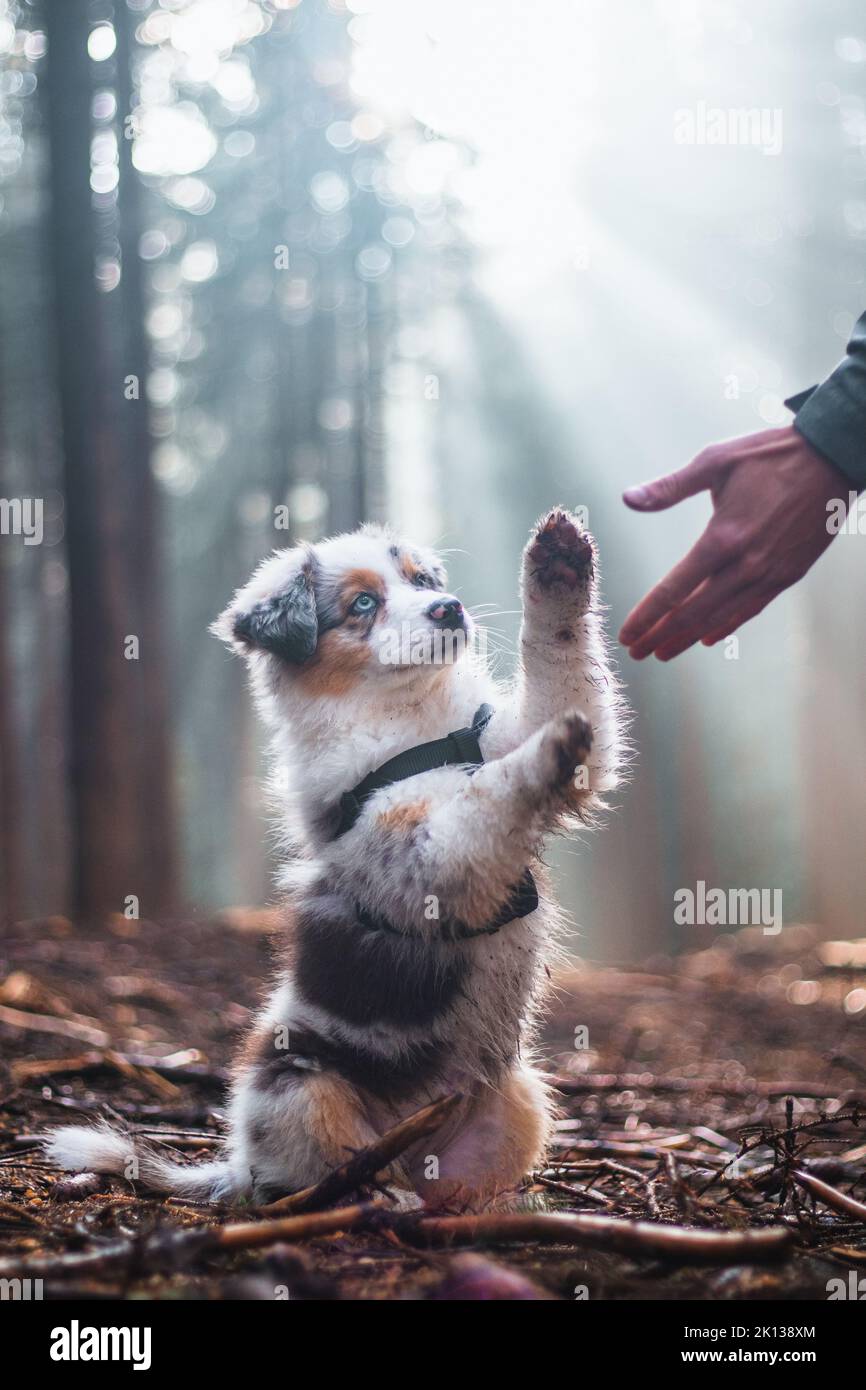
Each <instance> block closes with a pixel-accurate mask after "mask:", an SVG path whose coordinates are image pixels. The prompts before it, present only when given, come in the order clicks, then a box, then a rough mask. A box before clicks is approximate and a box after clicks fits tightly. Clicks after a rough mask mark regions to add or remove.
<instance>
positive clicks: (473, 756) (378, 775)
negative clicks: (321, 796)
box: [334, 705, 538, 941]
mask: <svg viewBox="0 0 866 1390" xmlns="http://www.w3.org/2000/svg"><path fill="white" fill-rule="evenodd" d="M492 717H493V706H492V705H481V706H480V707H479V708H478V709H477V710H476V711H475V714H474V716H473V719H472V724H471V725H470V727H469V728H468V729H456V730H455V731H454V733H451V734H447V735H446V736H445V738H435V739H432V740H431V741H430V742H429V743H419V744H418V745H417V746H416V747H415V748H408V749H407V750H406V752H405V753H398V754H397V756H396V757H394V758H389V759H388V761H387V762H385V763H383V764H382V766H381V767H377V768H375V769H374V770H373V771H372V772H370V773H368V774H367V776H366V777H364V778H363V780H362V781H360V782H359V783H358V785H357V786H356V787H353V788H352V790H351V791H350V792H344V793H343V795H342V796H341V798H340V822H339V825H338V826H337V830H336V834H335V836H334V838H335V839H339V837H340V836H341V835H345V833H346V831H347V830H351V828H352V826H353V825H354V824H355V822H356V820H357V819H358V817H359V816H360V814H361V811H362V810H363V808H364V803H365V802H366V801H368V800H369V798H370V797H371V796H372V795H373V793H374V792H377V791H380V790H381V789H382V787H390V786H391V785H392V784H393V783H394V782H402V781H405V779H406V778H407V777H417V775H418V774H419V773H420V772H432V771H433V769H434V768H437V767H451V766H454V767H459V766H464V767H468V770H469V776H470V777H471V776H472V773H473V772H474V771H475V769H476V768H477V767H479V766H480V765H481V764H482V763H483V762H484V754H483V753H482V752H481V745H480V743H479V742H478V740H479V737H480V735H481V734H482V733H483V732H484V730H485V729H486V727H487V725H488V724H489V722H490V720H491V718H492ZM537 907H538V889H537V888H536V886H535V879H534V878H533V877H532V874H531V873H530V871H529V869H527V870H526V872H525V874H524V875H523V877H522V878H521V880H520V882H519V883H518V884H516V885H515V887H514V888H513V889H512V890H511V893H510V895H509V897H508V900H507V901H506V902H505V903H504V904H503V906H502V908H501V909H500V911H499V912H497V914H496V916H495V917H494V919H493V921H492V922H488V924H487V925H486V926H484V927H469V926H467V925H466V923H465V922H461V921H459V920H458V919H457V918H445V919H444V920H443V919H440V922H439V926H440V928H441V931H442V935H443V937H444V938H445V940H446V941H465V940H467V939H468V938H470V937H473V936H490V935H492V934H493V933H494V932H498V931H499V929H500V927H504V926H505V924H506V922H511V921H513V920H514V918H515V917H527V916H528V915H529V913H530V912H534V911H535V909H536V908H537ZM356 908H357V914H358V920H359V922H360V923H361V925H362V926H363V927H365V928H366V929H367V931H385V932H392V933H394V934H395V935H397V936H402V935H403V934H404V933H403V932H401V931H399V930H398V929H397V928H396V927H392V926H391V924H390V922H388V921H387V920H386V919H385V918H384V917H377V916H375V914H373V913H372V912H368V911H367V909H366V908H364V907H362V906H361V904H360V903H358V904H356Z"/></svg>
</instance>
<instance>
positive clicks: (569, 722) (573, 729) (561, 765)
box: [541, 710, 592, 790]
mask: <svg viewBox="0 0 866 1390" xmlns="http://www.w3.org/2000/svg"><path fill="white" fill-rule="evenodd" d="M591 749H592V725H591V724H590V722H589V720H588V719H587V717H586V715H585V714H582V713H581V711H580V710H570V711H569V712H568V714H562V715H560V716H559V717H558V718H557V719H551V721H550V723H549V724H546V725H545V727H544V728H543V729H542V731H541V757H542V767H543V773H542V775H543V777H544V780H545V781H546V782H547V784H548V786H549V787H551V788H553V789H554V790H559V789H561V788H565V787H567V786H569V785H570V784H571V783H572V782H573V780H574V775H575V772H576V771H577V769H578V768H579V767H582V766H583V765H584V764H585V763H586V761H587V759H588V758H589V754H590V750H591Z"/></svg>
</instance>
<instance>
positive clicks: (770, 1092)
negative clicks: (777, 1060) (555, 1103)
mask: <svg viewBox="0 0 866 1390" xmlns="http://www.w3.org/2000/svg"><path fill="white" fill-rule="evenodd" d="M548 1079H549V1081H550V1083H551V1085H552V1086H553V1087H554V1089H555V1090H557V1091H559V1092H560V1094H561V1095H564V1096H584V1095H603V1094H609V1093H611V1092H616V1091H655V1092H656V1093H657V1094H658V1095H714V1096H726V1097H728V1099H731V1100H739V1099H742V1098H743V1097H744V1096H760V1097H761V1099H763V1100H782V1099H784V1097H785V1096H801V1097H803V1098H804V1099H805V1100H839V1099H843V1098H844V1099H845V1100H846V1101H850V1100H853V1099H854V1093H853V1092H851V1091H850V1090H840V1089H839V1087H838V1086H836V1087H834V1086H827V1085H824V1084H822V1083H821V1082H818V1081H804V1082H803V1083H802V1084H801V1085H799V1086H798V1085H796V1084H794V1085H792V1084H791V1083H790V1082H781V1081H756V1080H754V1078H747V1079H746V1080H745V1081H741V1082H731V1081H710V1080H707V1079H705V1078H703V1077H695V1078H694V1079H693V1078H691V1077H687V1076H668V1077H657V1076H653V1075H652V1073H651V1072H636V1073H630V1072H622V1073H620V1074H619V1075H617V1073H616V1072H601V1073H595V1074H591V1073H590V1074H587V1075H585V1076H551V1077H549V1078H548Z"/></svg>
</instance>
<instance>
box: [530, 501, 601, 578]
mask: <svg viewBox="0 0 866 1390" xmlns="http://www.w3.org/2000/svg"><path fill="white" fill-rule="evenodd" d="M529 564H530V567H531V570H532V575H533V577H534V578H535V579H537V580H538V582H539V584H540V585H541V587H542V588H543V589H549V588H551V587H552V586H553V585H562V586H564V587H565V588H570V589H574V588H576V587H577V585H578V584H581V583H583V582H584V581H585V580H586V578H587V577H588V575H589V574H591V573H592V539H591V537H590V536H588V535H587V534H586V532H585V531H580V530H579V529H578V527H577V526H576V525H575V523H574V522H573V521H572V519H571V517H570V516H569V515H568V513H567V512H559V511H557V512H551V513H550V516H548V517H546V518H545V520H544V521H543V522H542V523H541V525H540V526H539V528H538V531H537V532H536V535H535V539H534V540H533V541H532V543H531V544H530V547H529Z"/></svg>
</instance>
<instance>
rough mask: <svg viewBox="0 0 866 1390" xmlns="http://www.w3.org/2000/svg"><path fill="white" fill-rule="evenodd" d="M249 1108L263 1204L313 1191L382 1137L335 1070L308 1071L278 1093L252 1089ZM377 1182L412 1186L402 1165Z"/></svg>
mask: <svg viewBox="0 0 866 1390" xmlns="http://www.w3.org/2000/svg"><path fill="white" fill-rule="evenodd" d="M244 1109H245V1116H244V1123H245V1129H246V1138H247V1152H248V1154H249V1163H250V1169H251V1172H252V1175H253V1185H254V1195H255V1199H256V1200H257V1201H259V1202H261V1201H265V1200H272V1199H274V1198H275V1197H277V1196H283V1195H285V1194H286V1193H289V1192H298V1191H300V1190H301V1189H302V1188H306V1187H312V1186H313V1185H314V1184H315V1183H318V1182H321V1181H322V1179H323V1178H326V1177H327V1176H328V1174H329V1173H331V1172H333V1170H334V1169H335V1168H339V1167H340V1166H341V1165H342V1164H344V1163H346V1162H347V1160H348V1159H350V1158H352V1157H353V1156H354V1155H355V1154H357V1153H359V1152H360V1151H361V1150H362V1149H364V1148H366V1147H367V1146H368V1145H370V1144H372V1143H373V1142H374V1141H375V1140H376V1139H377V1138H379V1135H378V1133H377V1131H376V1129H375V1128H374V1127H373V1125H372V1124H371V1122H370V1119H369V1117H368V1115H367V1113H366V1110H365V1108H364V1104H363V1101H362V1098H361V1096H360V1095H359V1093H358V1091H357V1090H356V1088H355V1087H354V1086H353V1085H352V1084H351V1083H350V1082H349V1081H347V1080H346V1079H345V1078H344V1077H342V1076H339V1075H338V1074H337V1073H336V1072H331V1071H322V1072H307V1073H305V1074H303V1075H302V1076H301V1077H299V1078H298V1079H297V1080H292V1081H290V1082H288V1083H286V1082H283V1084H282V1086H281V1087H280V1088H279V1090H277V1091H276V1092H275V1091H274V1090H273V1089H270V1090H268V1091H262V1090H259V1089H258V1088H256V1087H255V1086H252V1087H251V1088H250V1090H249V1092H248V1095H247V1103H246V1105H245V1107H244ZM378 1181H379V1182H382V1183H385V1184H394V1185H395V1186H396V1187H397V1188H398V1189H405V1188H407V1187H409V1186H410V1183H409V1179H408V1177H407V1175H406V1172H405V1170H404V1168H403V1167H402V1165H401V1164H399V1163H393V1164H391V1166H390V1167H389V1168H388V1169H387V1170H386V1171H385V1172H384V1173H381V1174H379V1176H378Z"/></svg>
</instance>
